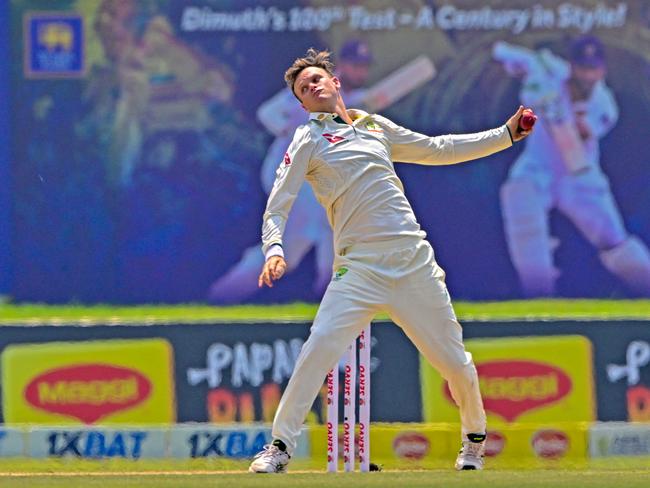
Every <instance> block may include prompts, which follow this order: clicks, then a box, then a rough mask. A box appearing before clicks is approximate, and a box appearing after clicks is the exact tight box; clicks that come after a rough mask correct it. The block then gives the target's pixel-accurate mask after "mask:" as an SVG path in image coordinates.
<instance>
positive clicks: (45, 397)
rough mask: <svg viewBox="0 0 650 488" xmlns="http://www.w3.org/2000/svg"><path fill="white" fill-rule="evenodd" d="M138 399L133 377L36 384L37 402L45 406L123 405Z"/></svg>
mask: <svg viewBox="0 0 650 488" xmlns="http://www.w3.org/2000/svg"><path fill="white" fill-rule="evenodd" d="M137 398H138V382H137V379H136V378H135V377H134V376H131V377H130V378H127V379H123V380H111V381H100V380H95V381H57V382H54V383H49V382H47V381H43V382H40V383H38V401H39V403H40V404H41V405H46V404H60V405H65V404H75V403H77V404H78V403H85V404H89V405H101V404H104V403H114V404H124V403H128V402H130V401H132V400H134V399H137Z"/></svg>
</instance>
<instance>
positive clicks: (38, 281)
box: [0, 0, 650, 303]
mask: <svg viewBox="0 0 650 488" xmlns="http://www.w3.org/2000/svg"><path fill="white" fill-rule="evenodd" d="M42 9H43V3H42V2H37V1H32V0H12V1H11V2H10V37H11V47H10V49H11V53H10V56H11V62H10V64H9V70H10V89H11V93H12V100H13V101H14V102H13V104H12V106H11V110H10V114H9V121H10V126H11V133H12V134H13V135H12V138H11V145H10V156H11V158H10V161H11V163H10V165H9V176H10V178H8V179H7V180H10V181H11V182H12V185H11V187H6V186H5V185H6V181H2V182H0V184H2V185H3V187H2V188H1V190H5V189H6V190H7V191H6V192H4V194H5V195H6V194H7V192H8V191H9V189H10V190H11V195H10V199H9V201H8V202H7V205H10V209H11V212H10V216H8V217H7V220H9V221H10V222H9V224H10V227H11V229H12V232H11V234H10V235H9V238H10V239H11V242H10V243H9V244H6V243H3V244H1V245H0V263H6V265H5V266H3V269H0V273H4V274H5V275H7V272H6V269H12V270H13V272H12V274H11V281H10V285H9V284H8V285H5V287H7V288H8V290H7V292H8V293H9V294H10V295H11V296H13V297H15V299H17V300H30V301H34V300H39V301H46V302H66V301H70V300H75V301H81V302H121V303H134V302H152V301H167V302H182V301H202V300H210V301H212V302H214V303H233V302H236V303H237V302H247V301H256V302H259V301H266V302H279V301H293V300H317V299H318V298H320V296H321V294H322V292H323V289H324V287H325V286H326V285H327V283H328V282H329V279H330V278H331V274H332V270H331V260H332V245H331V232H330V230H329V227H328V223H327V220H326V218H325V213H324V211H323V210H322V209H321V208H320V207H319V205H318V204H317V203H316V201H315V198H314V196H313V194H312V193H311V191H310V190H309V188H308V187H305V188H304V189H303V190H302V191H301V192H300V194H299V197H298V199H297V202H296V204H295V205H294V208H293V210H292V212H291V214H290V217H289V225H288V227H287V230H286V235H285V237H286V239H285V250H286V253H287V258H288V265H289V271H290V273H289V274H288V275H287V276H286V277H285V278H284V279H283V280H282V281H281V282H279V283H278V284H277V286H275V287H274V288H273V289H272V290H264V291H263V292H260V291H259V290H258V288H257V274H258V273H259V270H260V267H261V265H262V261H263V257H262V254H261V251H260V248H259V240H260V227H261V216H262V212H263V210H264V204H265V201H266V197H267V193H268V191H269V189H270V186H271V185H272V182H273V178H274V173H275V169H276V168H277V166H278V165H279V164H280V163H281V161H282V157H283V154H284V152H285V150H286V147H287V146H288V144H289V142H290V140H291V135H292V133H293V130H294V129H295V128H296V127H297V126H298V125H299V124H301V123H303V122H305V120H306V118H307V115H306V113H305V112H304V111H303V110H302V109H301V107H300V105H299V103H298V102H297V100H295V99H294V97H293V95H292V94H291V93H290V92H289V91H288V90H287V89H286V88H285V87H284V82H283V73H284V70H285V69H286V68H287V66H288V65H289V64H290V63H291V62H292V61H293V60H294V59H295V58H296V57H297V56H300V55H302V54H303V53H304V52H305V51H306V49H307V48H308V47H310V46H314V47H316V48H318V49H329V50H331V51H332V52H333V55H334V59H335V61H336V62H337V74H338V76H339V77H340V79H341V81H342V86H343V90H344V97H345V98H346V99H347V100H348V105H349V106H355V107H361V108H365V109H367V110H370V111H376V112H379V113H381V114H382V115H385V116H386V117H388V118H390V119H392V120H393V121H394V122H396V123H398V124H400V125H404V126H406V127H409V128H411V129H413V130H416V131H420V132H423V133H426V134H428V135H439V134H447V133H458V132H469V131H477V130H481V129H486V128H491V127H495V126H497V125H500V124H502V123H503V122H504V121H505V120H506V118H507V117H508V116H509V115H510V114H511V113H512V112H513V111H514V109H515V108H516V107H517V106H518V104H519V103H520V102H521V103H524V104H526V105H530V106H532V107H533V108H534V109H535V110H536V112H537V113H538V114H539V115H540V120H539V123H538V126H537V129H536V131H535V133H534V134H533V136H531V137H530V139H529V140H527V141H526V142H523V143H520V144H517V145H516V147H514V148H512V149H510V150H508V151H505V152H502V153H499V154H497V155H494V156H492V157H489V158H486V159H483V160H480V161H476V162H472V163H469V164H464V165H460V166H452V167H440V168H425V167H421V166H417V165H403V164H402V165H399V164H398V165H396V166H397V171H398V173H399V176H400V178H401V179H402V180H403V182H404V186H405V188H406V193H407V195H408V197H409V199H410V201H411V203H412V205H413V207H414V209H415V212H416V215H417V216H418V219H419V221H420V223H421V225H422V227H423V229H424V230H425V231H426V232H427V234H428V238H429V239H430V240H431V242H432V244H433V246H434V248H435V249H436V255H437V258H438V260H439V262H440V264H441V265H442V266H443V267H444V268H445V269H447V271H448V284H449V287H450V290H451V292H452V294H453V295H454V296H455V297H456V298H462V299H510V298H516V297H521V296H539V295H556V296H568V297H573V296H579V297H602V296H607V297H611V296H615V297H616V296H618V297H627V296H639V295H640V296H648V295H650V253H649V252H648V249H647V243H648V242H650V200H649V198H650V197H649V195H650V194H649V193H648V191H647V186H648V185H647V182H648V178H649V177H650V166H649V165H648V164H647V157H646V156H645V154H646V152H647V151H646V148H645V139H646V138H647V137H646V136H647V130H646V128H647V126H648V124H649V123H650V90H648V86H650V84H649V83H648V81H649V79H648V77H649V76H650V63H649V62H650V8H649V7H648V5H647V2H644V1H642V0H626V1H623V0H622V1H617V2H606V3H605V2H602V1H596V0H574V1H566V0H561V1H560V0H547V1H540V2H536V3H534V4H531V3H530V2H528V1H526V0H502V1H499V2H490V5H489V6H487V5H486V4H485V2H480V1H478V0H477V1H471V0H450V1H447V2H438V1H420V0H411V1H408V2H397V1H393V2H391V1H387V0H386V1H381V2H370V1H361V2H354V3H353V4H350V3H349V2H343V1H338V2H332V1H328V2H325V1H322V0H311V1H309V0H303V1H295V2H291V1H281V0H276V1H273V0H264V1H259V0H258V1H249V0H242V1H238V2H226V1H219V0H192V1H180V0H146V1H136V0H120V1H117V0H83V1H81V0H53V1H51V2H47V10H42ZM630 73H634V76H630ZM0 171H2V163H1V162H0ZM4 201H5V197H4V196H3V197H2V201H1V202H0V204H2V202H4ZM7 205H5V210H6V206H7ZM5 210H3V211H2V212H3V213H2V214H0V217H2V215H4V214H5ZM4 225H7V224H5V223H4V222H3V223H0V226H4ZM0 231H2V229H1V228H0ZM495 277H498V278H497V279H494V278H495ZM3 282H5V283H9V278H7V277H6V276H5V277H0V283H3Z"/></svg>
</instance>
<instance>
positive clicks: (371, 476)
mask: <svg viewBox="0 0 650 488" xmlns="http://www.w3.org/2000/svg"><path fill="white" fill-rule="evenodd" d="M312 464H313V463H312ZM312 464H310V463H308V462H296V463H294V464H293V465H292V466H291V467H292V470H290V472H289V473H288V474H286V475H252V474H249V473H247V472H246V471H245V470H246V468H247V462H238V461H216V460H215V461H199V460H196V461H176V462H173V461H172V462H170V461H137V462H134V461H124V460H120V461H117V460H113V461H108V462H106V461H76V460H60V461H50V460H48V461H36V460H30V461H7V460H5V461H2V462H0V486H2V487H3V488H4V487H18V486H29V487H34V488H36V487H54V486H59V487H77V486H78V487H82V486H83V487H100V486H101V487H105V488H106V487H114V486H120V487H121V486H134V487H135V486H137V487H190V488H193V487H196V488H199V487H201V488H203V487H206V486H208V487H210V486H223V487H236V488H244V487H260V488H261V487H265V488H271V487H283V488H292V487H336V488H347V487H355V488H365V487H386V488H388V487H391V488H395V487H452V488H464V487H468V488H469V487H473V488H476V487H480V486H488V487H489V488H502V487H503V488H515V487H516V488H521V487H526V488H529V487H530V488H537V487H540V488H541V487H554V488H579V487H599V488H605V487H608V488H609V487H611V488H614V487H616V488H619V487H625V488H636V487H639V488H641V487H647V486H648V480H649V479H650V460H648V459H642V458H629V459H622V458H617V459H608V460H606V461H605V460H599V461H598V462H591V463H590V464H589V465H587V466H576V467H573V468H572V467H566V466H565V467H563V468H557V467H554V466H552V465H551V466H549V467H548V468H546V469H530V468H529V467H526V466H522V467H517V468H500V467H496V468H492V469H486V470H484V471H481V472H462V473H458V472H455V471H453V470H452V469H451V468H442V467H440V466H438V465H436V467H431V468H429V469H401V470H396V469H392V470H391V469H388V470H386V471H383V472H381V473H338V474H328V473H325V472H324V471H323V469H322V466H320V469H319V468H318V467H316V466H313V465H312Z"/></svg>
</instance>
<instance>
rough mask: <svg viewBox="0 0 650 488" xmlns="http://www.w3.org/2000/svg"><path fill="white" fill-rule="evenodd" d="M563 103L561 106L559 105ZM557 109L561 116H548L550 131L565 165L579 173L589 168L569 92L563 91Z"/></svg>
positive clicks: (570, 170) (573, 171)
mask: <svg viewBox="0 0 650 488" xmlns="http://www.w3.org/2000/svg"><path fill="white" fill-rule="evenodd" d="M557 105H561V106H557ZM555 109H556V110H555V111H556V112H558V113H560V114H561V116H559V117H553V116H551V117H548V118H546V122H547V127H548V131H549V132H550V134H551V137H552V138H553V140H554V141H555V143H556V145H557V148H558V150H559V151H560V154H561V155H562V160H563V161H564V165H565V167H566V169H567V170H569V172H570V173H579V172H581V171H584V170H586V169H588V168H589V166H590V163H589V160H588V159H587V154H586V153H585V146H584V142H583V141H582V138H581V137H580V134H579V133H578V129H577V127H576V120H575V115H574V113H573V106H572V104H571V102H570V101H569V97H568V94H566V93H563V94H562V96H560V97H559V98H558V100H557V101H556V107H555Z"/></svg>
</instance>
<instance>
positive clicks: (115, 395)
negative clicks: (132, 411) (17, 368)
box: [24, 364, 151, 424]
mask: <svg viewBox="0 0 650 488" xmlns="http://www.w3.org/2000/svg"><path fill="white" fill-rule="evenodd" d="M24 394H25V400H26V401H27V403H29V404H30V405H32V406H33V407H35V408H38V409H40V410H45V411H47V412H52V413H58V414H61V415H67V416H70V417H75V418H77V419H79V420H81V421H82V422H85V423H88V424H92V423H94V422H96V421H97V420H99V419H100V418H102V417H105V416H106V415H110V414H111V413H114V412H117V411H119V410H125V409H127V408H131V407H134V406H136V405H138V404H140V403H142V402H144V401H145V400H146V399H147V398H148V397H149V395H150V394H151V382H150V381H149V379H148V378H146V377H145V376H144V375H142V374H141V373H140V372H139V371H137V370H135V369H130V368H124V367H122V366H114V365H109V364H77V365H74V366H67V367H62V368H57V369H53V370H49V371H46V372H45V373H43V374H41V375H39V376H37V377H36V378H34V379H32V380H31V381H30V382H29V384H28V385H27V387H26V388H25V393H24Z"/></svg>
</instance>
